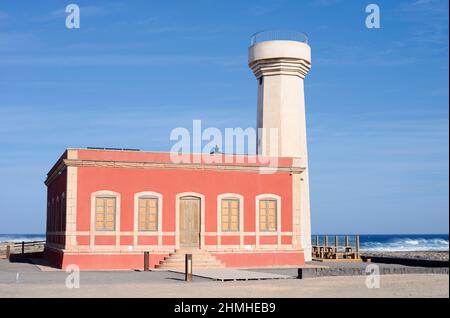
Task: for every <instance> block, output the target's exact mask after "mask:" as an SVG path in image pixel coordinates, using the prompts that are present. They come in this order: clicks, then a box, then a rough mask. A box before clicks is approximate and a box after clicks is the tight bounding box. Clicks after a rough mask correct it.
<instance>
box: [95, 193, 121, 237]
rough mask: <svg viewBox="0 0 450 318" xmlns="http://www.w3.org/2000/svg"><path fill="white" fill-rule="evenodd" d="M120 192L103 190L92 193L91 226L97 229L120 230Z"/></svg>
mask: <svg viewBox="0 0 450 318" xmlns="http://www.w3.org/2000/svg"><path fill="white" fill-rule="evenodd" d="M118 220H120V194H119V193H117V192H113V191H109V190H101V191H97V192H94V193H92V194H91V226H92V229H93V230H95V231H116V230H117V231H119V230H120V224H117V222H118Z"/></svg>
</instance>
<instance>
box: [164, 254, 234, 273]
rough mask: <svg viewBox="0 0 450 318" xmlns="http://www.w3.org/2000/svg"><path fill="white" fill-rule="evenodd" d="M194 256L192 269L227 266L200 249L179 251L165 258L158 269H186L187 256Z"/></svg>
mask: <svg viewBox="0 0 450 318" xmlns="http://www.w3.org/2000/svg"><path fill="white" fill-rule="evenodd" d="M186 254H192V268H193V269H196V268H197V269H199V268H202V269H206V268H225V265H224V264H223V263H222V262H220V261H219V260H218V259H217V258H215V257H214V256H212V255H211V254H209V253H208V252H207V251H204V250H200V249H177V250H175V252H173V253H170V254H169V256H168V257H165V258H164V260H162V261H161V262H160V263H159V264H158V265H156V268H159V269H175V270H180V269H184V262H185V255H186Z"/></svg>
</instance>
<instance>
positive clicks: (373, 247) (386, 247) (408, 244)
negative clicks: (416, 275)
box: [361, 238, 449, 252]
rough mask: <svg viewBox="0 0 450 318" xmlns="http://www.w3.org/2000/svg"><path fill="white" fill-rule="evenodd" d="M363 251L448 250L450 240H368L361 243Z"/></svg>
mask: <svg viewBox="0 0 450 318" xmlns="http://www.w3.org/2000/svg"><path fill="white" fill-rule="evenodd" d="M361 250H362V251H373V252H412V251H448V250H449V245H448V240H444V239H439V238H432V239H426V238H397V239H393V240H390V241H388V242H374V241H368V242H364V243H362V244H361Z"/></svg>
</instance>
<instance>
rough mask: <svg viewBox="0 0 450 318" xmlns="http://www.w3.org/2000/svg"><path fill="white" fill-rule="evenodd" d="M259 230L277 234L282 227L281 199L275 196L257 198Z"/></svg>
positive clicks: (263, 195) (266, 195) (264, 195)
mask: <svg viewBox="0 0 450 318" xmlns="http://www.w3.org/2000/svg"><path fill="white" fill-rule="evenodd" d="M256 201H257V204H256V208H257V211H256V213H257V228H258V230H259V231H260V232H277V231H278V230H279V226H280V222H281V220H280V218H281V214H280V210H281V198H280V197H279V196H278V195H275V194H262V195H258V196H257V199H256Z"/></svg>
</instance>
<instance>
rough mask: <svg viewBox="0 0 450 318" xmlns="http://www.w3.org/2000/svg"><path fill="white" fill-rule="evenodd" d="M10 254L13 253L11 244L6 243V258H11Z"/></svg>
mask: <svg viewBox="0 0 450 318" xmlns="http://www.w3.org/2000/svg"><path fill="white" fill-rule="evenodd" d="M10 255H11V246H10V245H9V244H8V245H6V259H9V256H10Z"/></svg>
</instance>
